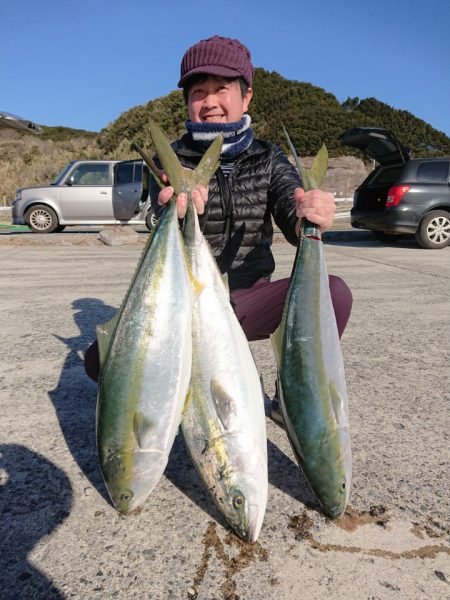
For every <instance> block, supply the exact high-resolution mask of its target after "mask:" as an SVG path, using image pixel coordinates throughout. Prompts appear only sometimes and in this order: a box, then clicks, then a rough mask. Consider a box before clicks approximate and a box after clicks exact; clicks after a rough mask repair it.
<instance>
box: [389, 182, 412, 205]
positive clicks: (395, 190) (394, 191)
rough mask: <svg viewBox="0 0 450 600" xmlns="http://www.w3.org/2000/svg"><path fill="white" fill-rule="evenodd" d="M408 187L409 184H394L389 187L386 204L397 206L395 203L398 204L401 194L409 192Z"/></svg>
mask: <svg viewBox="0 0 450 600" xmlns="http://www.w3.org/2000/svg"><path fill="white" fill-rule="evenodd" d="M410 189H411V188H410V186H409V185H394V186H393V187H391V189H390V190H389V191H388V196H387V200H386V206H387V207H388V206H397V204H400V202H401V200H402V198H403V196H404V195H405V194H406V192H409V190H410Z"/></svg>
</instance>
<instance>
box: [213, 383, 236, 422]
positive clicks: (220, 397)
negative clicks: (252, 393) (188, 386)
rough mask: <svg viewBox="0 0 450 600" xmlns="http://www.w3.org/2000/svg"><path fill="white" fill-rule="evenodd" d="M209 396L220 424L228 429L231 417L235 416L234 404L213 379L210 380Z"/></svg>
mask: <svg viewBox="0 0 450 600" xmlns="http://www.w3.org/2000/svg"><path fill="white" fill-rule="evenodd" d="M211 396H212V399H213V403H214V407H215V409H216V412H217V415H218V417H219V419H220V422H221V423H222V425H223V426H224V428H225V429H229V428H230V425H231V422H232V419H233V416H236V413H237V409H236V402H235V400H234V398H233V397H232V396H231V395H230V394H229V393H228V391H227V390H226V389H225V388H224V387H223V385H222V384H221V383H220V381H218V380H217V379H216V378H215V377H213V378H212V379H211Z"/></svg>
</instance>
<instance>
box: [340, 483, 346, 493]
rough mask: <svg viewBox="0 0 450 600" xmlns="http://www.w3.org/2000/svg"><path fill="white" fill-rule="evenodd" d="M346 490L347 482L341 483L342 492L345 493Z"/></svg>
mask: <svg viewBox="0 0 450 600" xmlns="http://www.w3.org/2000/svg"><path fill="white" fill-rule="evenodd" d="M345 489H346V485H345V481H343V482H342V483H341V490H342V491H343V492H345Z"/></svg>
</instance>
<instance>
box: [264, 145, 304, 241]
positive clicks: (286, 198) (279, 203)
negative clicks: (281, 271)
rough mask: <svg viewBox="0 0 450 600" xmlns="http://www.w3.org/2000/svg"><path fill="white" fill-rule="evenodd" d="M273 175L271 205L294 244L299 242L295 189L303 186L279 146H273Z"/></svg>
mask: <svg viewBox="0 0 450 600" xmlns="http://www.w3.org/2000/svg"><path fill="white" fill-rule="evenodd" d="M273 148H274V150H273V152H274V154H273V160H272V177H271V181H270V187H269V193H268V198H269V206H270V211H271V213H272V215H273V218H274V220H275V223H276V224H277V225H278V227H279V228H280V229H281V231H282V232H283V235H284V237H285V238H286V239H287V241H288V242H290V243H291V244H293V245H294V246H295V245H296V244H297V235H296V233H295V224H296V222H297V217H296V214H295V200H294V190H295V188H297V187H302V182H301V179H300V177H299V175H298V173H297V171H296V169H295V167H294V166H293V165H292V164H291V163H290V162H289V161H288V159H287V157H286V155H285V154H284V153H283V152H282V151H281V149H280V148H278V147H277V146H274V147H273Z"/></svg>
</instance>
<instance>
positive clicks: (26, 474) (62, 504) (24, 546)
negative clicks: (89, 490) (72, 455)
mask: <svg viewBox="0 0 450 600" xmlns="http://www.w3.org/2000/svg"><path fill="white" fill-rule="evenodd" d="M72 501H73V491H72V486H71V484H70V481H69V478H68V477H67V476H66V474H65V473H64V472H63V471H62V470H61V469H60V468H58V467H57V466H56V465H54V464H53V463H52V462H50V461H48V460H47V459H46V458H44V457H43V456H41V455H40V454H37V453H36V452H32V451H31V450H28V448H25V447H24V446H20V445H17V444H1V445H0V516H1V520H0V597H1V598H2V600H17V599H18V598H27V599H32V598H48V599H55V598H56V599H61V600H63V598H64V596H63V594H62V593H61V592H60V591H59V590H58V589H57V588H56V587H54V586H53V584H52V582H51V581H50V580H49V579H48V578H47V577H46V576H45V575H44V574H43V573H41V572H40V571H39V570H38V569H36V568H35V567H33V566H32V565H31V564H30V563H29V561H28V554H29V553H30V552H31V550H32V549H33V547H34V546H35V545H36V544H37V543H38V542H39V540H40V539H41V538H43V537H45V536H47V535H49V534H50V533H51V532H52V531H53V530H54V529H56V528H57V527H58V526H59V525H60V524H61V523H62V522H63V521H64V520H65V519H66V518H67V517H68V515H69V514H70V510H71V507H72Z"/></svg>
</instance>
